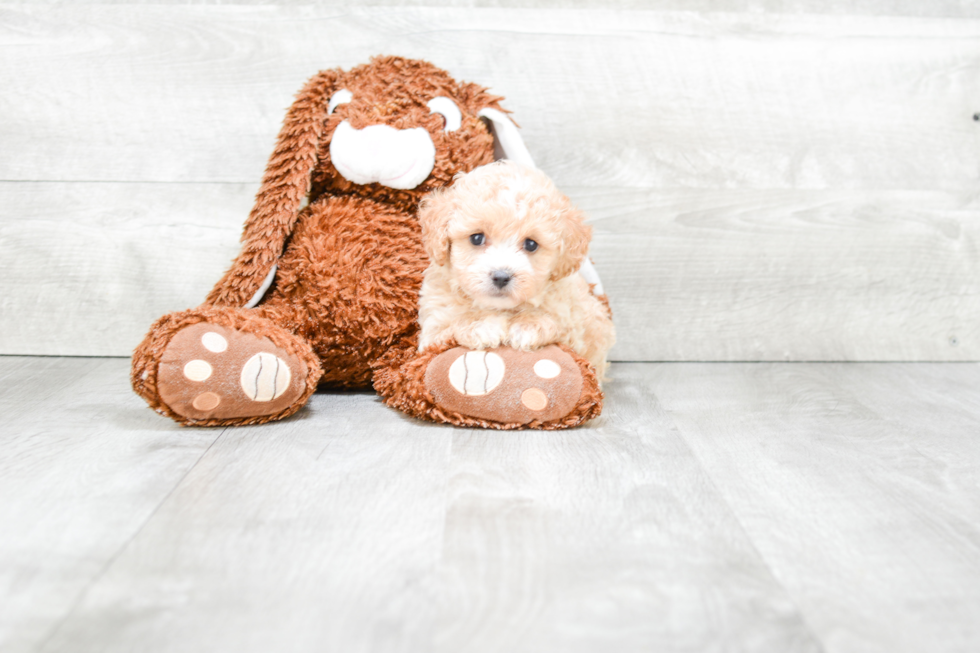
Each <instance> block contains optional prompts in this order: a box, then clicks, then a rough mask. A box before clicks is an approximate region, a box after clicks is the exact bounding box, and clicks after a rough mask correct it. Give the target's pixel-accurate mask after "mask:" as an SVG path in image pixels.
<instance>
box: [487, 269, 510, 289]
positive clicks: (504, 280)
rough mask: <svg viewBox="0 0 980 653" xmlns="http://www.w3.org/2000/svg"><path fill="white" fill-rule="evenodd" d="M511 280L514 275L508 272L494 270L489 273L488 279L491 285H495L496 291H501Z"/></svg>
mask: <svg viewBox="0 0 980 653" xmlns="http://www.w3.org/2000/svg"><path fill="white" fill-rule="evenodd" d="M513 278H514V275H513V274H511V273H510V272H509V271H508V270H494V271H493V272H491V273H490V279H491V281H493V285H495V286H496V287H497V289H498V290H503V289H504V288H505V287H506V286H507V284H509V283H510V280H511V279H513Z"/></svg>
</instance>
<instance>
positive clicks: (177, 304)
mask: <svg viewBox="0 0 980 653" xmlns="http://www.w3.org/2000/svg"><path fill="white" fill-rule="evenodd" d="M255 190H256V186H255V185H252V184H201V185H197V184H118V183H117V184H111V183H47V184H37V183H35V184H30V183H23V182H15V183H0V205H2V206H5V207H6V208H7V210H8V211H10V214H11V215H16V216H18V218H17V219H16V220H7V221H2V222H0V309H2V310H0V334H2V335H0V352H2V353H8V354H74V355H115V356H125V355H128V354H129V353H130V352H131V351H132V349H133V348H134V347H135V346H136V344H137V343H138V342H139V341H140V340H141V339H142V337H143V335H144V334H145V332H146V330H147V329H148V328H149V325H150V324H151V323H152V322H153V321H154V320H155V319H156V318H158V317H159V316H161V315H162V314H164V313H166V312H169V311H172V310H179V309H183V308H189V307H191V306H196V305H197V304H199V303H200V302H201V301H202V300H203V299H204V296H205V295H206V293H207V291H208V290H209V289H210V287H211V286H212V284H213V283H214V282H215V280H216V279H218V278H219V277H220V275H221V273H222V272H223V270H224V267H225V266H226V265H227V264H228V262H229V261H230V260H231V258H232V257H233V256H234V255H235V254H236V253H237V248H238V236H239V233H240V229H241V224H242V222H243V220H244V217H245V216H246V215H247V214H248V210H249V208H250V206H251V201H252V196H253V194H254V192H255ZM566 190H567V191H568V193H569V194H570V195H571V197H572V198H573V199H574V200H575V201H576V202H577V203H578V204H579V205H580V206H581V207H582V208H583V209H584V210H585V211H586V213H587V214H589V215H590V216H591V218H592V223H593V225H594V230H595V236H594V243H593V247H592V256H593V258H594V260H595V262H596V265H597V267H598V269H599V272H600V274H601V275H602V277H603V282H604V283H605V285H606V288H607V291H608V293H609V295H610V297H611V300H612V306H613V310H614V313H615V319H616V323H617V328H618V333H619V344H618V345H617V347H616V348H615V349H614V350H613V358H614V359H615V360H976V359H978V358H980V255H978V251H980V205H978V204H977V200H976V198H975V197H974V196H973V195H970V194H965V193H964V194H957V193H946V192H938V191H929V192H925V191H919V192H896V191H887V192H886V191H836V192H829V191H734V190H729V191H713V192H706V191H673V192H655V191H637V190H634V189H614V190H605V191H600V190H596V189H587V188H586V189H583V188H568V189H566ZM41 234H43V238H42V237H41Z"/></svg>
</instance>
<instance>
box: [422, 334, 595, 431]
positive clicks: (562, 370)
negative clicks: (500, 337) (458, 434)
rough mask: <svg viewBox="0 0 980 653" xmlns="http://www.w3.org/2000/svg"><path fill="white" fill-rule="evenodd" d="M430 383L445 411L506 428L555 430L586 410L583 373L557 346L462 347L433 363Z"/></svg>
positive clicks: (428, 377)
mask: <svg viewBox="0 0 980 653" xmlns="http://www.w3.org/2000/svg"><path fill="white" fill-rule="evenodd" d="M425 386H426V388H427V389H428V390H429V392H431V393H432V397H433V398H434V399H435V403H436V405H438V406H439V407H440V408H441V409H443V410H444V411H449V412H452V413H458V414H460V415H463V416H466V417H470V418H476V419H479V420H487V421H489V422H493V423H495V425H506V426H505V428H521V427H522V426H523V427H530V428H548V427H549V426H550V427H552V428H555V427H556V426H557V425H559V424H561V423H562V420H563V418H566V417H567V416H568V415H569V414H570V413H572V412H573V411H575V410H576V408H580V403H581V399H582V396H583V393H582V388H583V374H582V370H581V369H580V366H579V364H578V363H577V362H576V360H575V359H574V358H573V357H572V356H571V355H569V354H568V353H567V352H565V351H563V350H562V349H561V348H559V347H557V346H555V345H549V346H547V347H544V348H542V349H538V350H537V351H532V352H527V351H519V350H516V349H511V348H509V347H499V348H497V349H491V350H487V351H472V350H469V349H466V348H464V347H456V348H454V349H450V350H448V351H445V352H443V353H441V354H439V355H438V356H436V357H435V358H434V359H433V360H432V361H431V362H430V363H429V366H428V368H427V369H426V372H425ZM498 428H499V427H498Z"/></svg>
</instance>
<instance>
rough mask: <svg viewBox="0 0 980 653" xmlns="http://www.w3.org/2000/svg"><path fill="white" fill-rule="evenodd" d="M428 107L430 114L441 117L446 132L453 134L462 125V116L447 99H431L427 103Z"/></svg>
mask: <svg viewBox="0 0 980 653" xmlns="http://www.w3.org/2000/svg"><path fill="white" fill-rule="evenodd" d="M428 107H429V108H430V109H432V113H438V114H440V115H441V116H442V117H443V120H445V121H446V127H445V129H446V131H447V132H454V131H456V130H457V129H459V126H460V125H462V124H463V114H462V113H460V112H459V107H457V106H456V103H455V102H453V101H452V100H450V99H449V98H447V97H443V96H439V97H437V98H432V99H431V100H429V102H428Z"/></svg>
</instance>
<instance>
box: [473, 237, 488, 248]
mask: <svg viewBox="0 0 980 653" xmlns="http://www.w3.org/2000/svg"><path fill="white" fill-rule="evenodd" d="M485 240H486V238H485V237H484V235H483V234H473V235H472V236H470V242H471V243H472V244H473V246H474V247H479V246H480V245H482V244H483V242H484V241H485Z"/></svg>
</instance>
